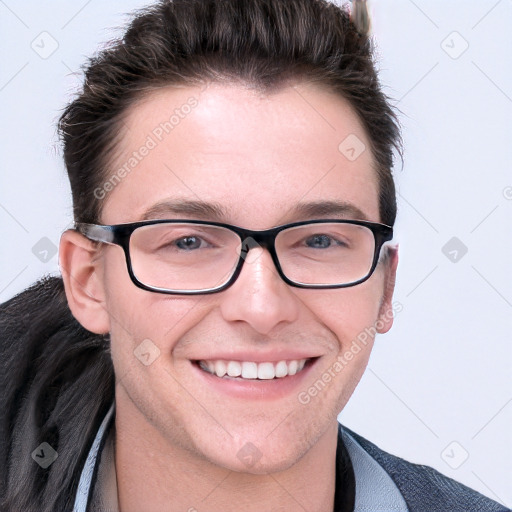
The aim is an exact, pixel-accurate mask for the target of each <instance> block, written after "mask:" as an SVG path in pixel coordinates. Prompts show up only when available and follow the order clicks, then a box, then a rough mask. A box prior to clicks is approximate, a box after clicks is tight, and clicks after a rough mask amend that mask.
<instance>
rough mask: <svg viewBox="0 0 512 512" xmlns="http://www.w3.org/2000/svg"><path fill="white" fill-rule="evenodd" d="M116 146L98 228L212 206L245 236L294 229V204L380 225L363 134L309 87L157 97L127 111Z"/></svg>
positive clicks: (171, 91)
mask: <svg viewBox="0 0 512 512" xmlns="http://www.w3.org/2000/svg"><path fill="white" fill-rule="evenodd" d="M118 140H119V143H118V146H117V150H116V153H115V158H114V160H113V162H112V163H111V166H110V169H109V173H108V174H107V181H108V180H109V178H112V177H113V178H114V179H113V180H112V179H111V180H110V181H112V182H115V183H113V185H112V186H111V187H109V188H110V189H111V190H110V192H109V195H108V196H107V199H106V203H105V205H104V208H103V215H102V217H103V218H102V221H103V222H105V223H120V222H131V221H136V220H140V219H141V218H143V217H145V216H146V217H147V213H148V211H149V212H151V211H152V208H153V211H154V210H155V209H154V206H155V205H158V204H160V203H166V202H172V201H180V202H184V201H195V202H203V203H210V204H215V205H218V206H221V207H222V208H221V209H222V210H223V211H224V212H225V218H224V219H222V220H224V221H226V222H231V223H234V224H238V225H242V226H245V227H247V228H254V229H265V228H268V227H271V226H273V225H277V224H279V223H283V222H288V221H294V220H300V218H299V219H298V218H292V217H290V216H293V215H294V213H293V211H302V212H304V208H303V209H302V210H297V208H296V206H297V205H298V204H305V203H319V202H321V201H331V202H343V203H345V204H349V205H353V206H354V207H355V208H356V209H359V210H360V211H361V214H362V216H364V217H366V218H367V219H370V220H375V221H378V220H379V213H378V211H379V209H378V184H377V179H376V174H375V171H374V169H373V158H372V155H371V151H370V145H369V140H368V138H367V136H366V133H365V130H364V128H363V126H362V124H361V122H360V120H359V119H358V117H357V115H356V114H355V113H354V111H353V110H352V108H351V107H350V105H349V104H348V102H347V101H346V100H344V99H343V98H341V97H340V96H339V95H335V94H333V93H332V92H329V91H327V90H324V89H321V88H319V87H317V86H313V85H306V84H295V85H292V86H289V87H285V88H282V89H280V90H279V91H276V92H273V93H271V94H262V93H260V92H258V91H255V90H253V89H249V88H247V87H244V86H241V85H232V84H230V85H224V84H217V83H213V84H212V83H210V84H209V85H208V86H206V87H203V88H200V87H195V86H186V87H166V88H163V89H160V90H157V91H153V92H151V93H149V94H147V95H146V96H145V97H144V98H142V99H141V100H139V101H138V102H136V103H135V104H133V105H132V106H131V107H130V109H129V110H128V111H127V113H126V115H125V117H124V119H123V124H122V129H121V133H120V137H119V139H118ZM119 175H120V176H119ZM346 211H350V209H348V210H346ZM169 213H172V212H169ZM158 216H159V217H162V216H164V217H165V211H163V210H162V209H161V208H160V211H159V214H158ZM174 216H175V215H169V217H174ZM351 217H352V218H354V216H353V215H351Z"/></svg>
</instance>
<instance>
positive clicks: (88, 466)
mask: <svg viewBox="0 0 512 512" xmlns="http://www.w3.org/2000/svg"><path fill="white" fill-rule="evenodd" d="M113 419H114V404H112V406H111V407H110V409H109V411H108V412H107V414H106V415H105V418H104V419H103V421H102V423H101V425H100V428H99V429H98V432H97V433H96V437H95V438H94V442H93V444H92V446H91V449H90V450H89V454H88V455H87V459H86V461H85V464H84V467H83V469H82V473H81V475H80V481H79V483H78V490H77V493H76V497H75V505H74V507H73V512H88V511H95V510H101V511H102V512H119V502H118V498H117V480H116V470H115V458H114V453H115V452H114V447H115V426H114V421H113ZM341 432H342V437H343V443H344V444H345V446H346V448H347V451H348V453H349V456H350V460H351V461H352V467H353V469H354V476H355V481H356V500H355V507H354V512H371V511H375V510H386V512H408V509H407V505H406V503H405V500H404V498H403V496H402V494H401V493H400V491H399V490H398V488H397V486H396V485H395V483H394V482H393V480H391V477H390V476H389V475H388V474H387V473H386V471H385V470H384V469H383V468H382V466H381V465H380V464H379V463H378V462H377V461H376V460H375V459H374V458H373V457H371V456H370V454H369V453H368V452H366V451H365V450H364V449H363V448H362V446H361V445H360V444H359V443H358V442H357V441H356V440H355V439H354V438H353V437H352V436H351V435H350V434H349V433H348V432H347V431H346V430H345V429H344V428H343V427H342V428H341ZM100 450H101V451H100ZM96 467H97V473H96V475H95V474H94V470H95V468H96ZM93 478H94V480H95V485H93Z"/></svg>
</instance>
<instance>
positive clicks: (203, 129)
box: [2, 0, 505, 512]
mask: <svg viewBox="0 0 512 512" xmlns="http://www.w3.org/2000/svg"><path fill="white" fill-rule="evenodd" d="M359 8H360V9H363V8H364V5H358V9H359ZM352 14H353V18H354V19H365V16H364V14H363V15H361V14H357V16H356V15H355V14H354V13H352ZM358 26H360V25H358ZM60 129H61V133H62V136H63V141H64V156H65V160H66V166H67V169H68V173H69V177H70V181H71V186H72V191H73V201H74V212H75V220H76V228H75V229H74V230H69V231H66V232H65V233H64V234H63V236H62V240H61V247H60V265H61V269H62V275H63V285H64V288H63V287H62V283H60V282H59V280H47V281H43V282H42V283H41V284H39V285H36V287H34V288H33V289H32V290H29V291H27V292H25V294H22V295H20V296H18V297H16V298H14V299H13V300H12V301H10V303H8V304H6V306H5V307H4V320H3V322H4V326H5V329H6V332H7V333H8V335H7V340H6V343H5V345H7V344H8V342H9V341H12V342H17V343H18V346H19V352H18V353H17V354H16V355H15V356H13V355H9V354H7V353H6V352H7V351H6V350H5V348H3V351H4V355H5V359H6V361H5V371H3V373H2V380H3V383H4V384H5V387H6V392H5V397H4V398H3V400H4V402H3V404H2V405H3V406H4V410H5V411H6V414H5V416H6V417H5V419H4V420H3V425H2V429H3V431H2V435H3V434H5V435H6V436H8V439H7V440H6V441H4V442H3V444H2V457H3V458H4V459H3V460H4V461H5V463H4V464H3V466H4V467H6V469H7V470H6V471H5V472H4V473H3V478H2V499H3V505H4V508H6V509H7V510H30V509H33V510H45V511H49V510H71V509H73V510H75V511H85V510H101V511H110V510H112V511H114V510H120V511H123V512H132V511H133V512H138V511H163V510H169V511H178V510H189V511H194V510H197V511H202V510H207V511H209V512H216V511H221V510H222V511H225V510H233V509H235V508H237V509H243V510H246V511H251V510H258V511H259V510H272V511H274V510H283V511H284V510H286V511H288V510H308V511H311V512H314V511H318V512H320V511H327V510H335V511H344V512H345V511H352V510H390V511H391V510H397V511H398V510H400V511H406V510H410V511H415V510H417V511H420V510H421V511H427V510H428V511H430V510H432V511H434V510H461V511H462V510H505V509H504V507H502V506H500V505H499V504H497V503H495V502H492V501H491V500H489V499H487V498H485V497H483V496H481V495H479V494H477V493H476V492H474V491H472V490H470V489H468V488H466V487H464V486H463V485H461V484H458V483H456V482H454V481H452V480H450V479H448V478H446V477H444V476H442V475H441V474H439V473H437V472H435V471H434V470H433V469H431V468H426V467H423V466H415V465H413V464H410V463H407V462H406V461H403V460H402V459H399V458H397V457H394V456H392V455H389V454H386V453H385V452H383V451H381V450H380V449H378V448H377V447H375V446H374V445H372V444H371V443H369V442H368V441H366V440H365V439H363V438H361V437H359V436H358V435H357V434H355V433H354V432H351V431H350V430H349V429H347V428H345V427H342V426H341V425H339V424H338V422H337V415H338V414H339V412H340V411H341V410H342V409H343V408H344V406H345V405H346V403H347V401H348V399H349V398H350V396H351V394H352V392H353V391H354V389H355V387H356V386H357V383H358V382H359V380H360V378H361V376H362V374H363V372H364V370H365V367H366V365H367V362H368V358H369V356H370V352H371V349H372V345H373V337H374V335H375V333H376V332H380V333H383V332H387V331H388V330H389V329H390V328H391V326H392V322H393V315H392V311H393V289H394V281H395V275H396V269H397V264H398V248H397V246H396V245H393V243H392V236H393V230H392V225H393V223H394V219H395V215H396V201H395V197H394V188H393V181H392V178H391V166H392V158H391V150H392V148H393V146H394V147H399V131H398V126H397V124H396V122H395V118H394V114H393V112H392V111H391V109H390V107H389V106H388V104H387V102H386V100H385V97H384V96H383V94H382V93H381V91H380V88H379V85H378V81H377V80H376V75H375V70H374V68H373V65H372V62H371V53H370V47H369V43H368V39H367V37H366V34H365V30H364V29H363V28H360V30H359V32H358V31H357V27H356V25H354V23H352V22H351V21H350V19H349V16H348V13H347V12H346V11H344V10H341V9H338V8H336V7H335V6H334V5H330V4H327V3H322V2H316V1H314V0H300V1H293V2H267V1H263V0H261V1H257V0H251V1H247V2H246V1H234V0H233V1H228V2H226V1H223V2H220V1H218V2H217V1H204V0H180V1H174V2H161V3H159V4H157V5H155V6H154V7H153V8H151V9H148V10H146V11H143V12H141V13H140V14H139V15H138V16H137V17H136V18H135V19H134V21H133V22H132V24H131V25H130V27H129V29H128V30H127V33H126V34H125V36H124V38H123V40H121V41H119V42H117V43H115V45H114V46H113V47H112V48H110V49H108V50H106V51H104V52H103V53H102V54H101V55H100V56H98V57H97V58H96V59H95V60H93V61H92V62H91V63H90V66H89V68H88V70H87V72H86V80H85V84H84V90H83V92H82V93H81V94H80V95H79V97H78V98H77V99H76V100H75V101H74V102H72V103H71V104H70V105H69V106H68V108H67V110H66V112H65V113H64V115H63V117H62V119H61V123H60ZM64 290H65V296H64ZM26 311H31V312H32V316H31V317H30V318H26V315H25V312H26ZM363 332H370V333H371V334H370V335H369V336H368V337H366V338H362V337H361V333H363ZM363 339H364V341H363ZM349 354H351V356H349ZM8 358H10V359H8ZM15 359H16V361H21V363H18V364H14V360H15ZM38 443H41V444H40V445H39V446H38V448H37V449H36V450H35V452H32V450H30V452H32V453H30V452H28V453H27V450H24V449H23V448H21V449H20V447H21V446H23V444H30V446H32V445H36V446H37V445H38ZM29 453H30V455H31V456H28V454H29ZM38 458H39V459H40V460H39V462H40V464H38V465H36V464H35V463H34V462H37V459H38ZM43 461H44V463H42V462H43ZM63 475H65V476H64V478H63Z"/></svg>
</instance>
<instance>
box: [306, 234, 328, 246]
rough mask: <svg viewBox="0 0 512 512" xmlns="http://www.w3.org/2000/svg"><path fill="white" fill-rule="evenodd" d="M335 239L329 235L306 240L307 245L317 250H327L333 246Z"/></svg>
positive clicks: (315, 236)
mask: <svg viewBox="0 0 512 512" xmlns="http://www.w3.org/2000/svg"><path fill="white" fill-rule="evenodd" d="M332 241H333V239H332V238H331V237H330V236H327V235H314V236H311V237H309V238H308V239H307V240H306V244H307V245H308V246H309V247H313V248H315V249H326V248H328V247H330V246H331V243H332Z"/></svg>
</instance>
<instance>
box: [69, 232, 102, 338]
mask: <svg viewBox="0 0 512 512" xmlns="http://www.w3.org/2000/svg"><path fill="white" fill-rule="evenodd" d="M99 251H100V249H99V246H98V244H96V243H95V242H92V241H91V240H89V239H87V238H86V237H85V236H83V235H82V234H80V233H78V232H77V231H74V230H71V229H69V230H67V231H65V232H64V233H63V234H62V236H61V239H60V248H59V265H60V269H61V273H62V277H63V280H64V288H65V290H66V298H67V300H68V304H69V308H70V309H71V312H72V313H73V316H74V317H75V318H76V319H77V320H78V322H80V324H81V325H82V326H83V327H85V328H86V329H87V330H89V331H91V332H94V333H97V334H105V333H107V332H109V331H110V319H109V315H108V312H107V308H106V305H105V290H104V285H103V278H102V276H103V272H102V270H103V267H102V261H101V258H100V257H99V256H100V254H99Z"/></svg>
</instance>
